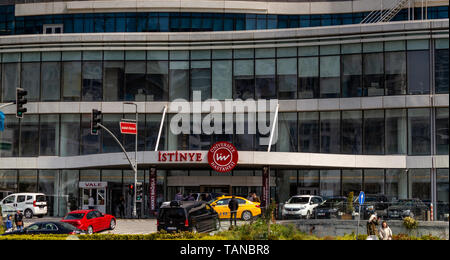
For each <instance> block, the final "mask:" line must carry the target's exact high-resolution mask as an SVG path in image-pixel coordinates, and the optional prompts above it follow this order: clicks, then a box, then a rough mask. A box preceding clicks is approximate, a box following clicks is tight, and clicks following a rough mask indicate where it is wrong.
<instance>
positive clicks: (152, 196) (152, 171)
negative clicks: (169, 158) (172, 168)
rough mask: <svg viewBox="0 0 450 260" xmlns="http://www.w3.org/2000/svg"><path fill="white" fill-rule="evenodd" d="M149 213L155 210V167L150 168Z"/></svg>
mask: <svg viewBox="0 0 450 260" xmlns="http://www.w3.org/2000/svg"><path fill="white" fill-rule="evenodd" d="M149 179H150V185H149V187H150V213H151V214H152V215H154V214H155V212H156V168H150V178H149Z"/></svg>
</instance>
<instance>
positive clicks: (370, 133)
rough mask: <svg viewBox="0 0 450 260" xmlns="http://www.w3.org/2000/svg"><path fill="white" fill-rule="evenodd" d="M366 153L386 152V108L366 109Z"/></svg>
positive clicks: (364, 147) (364, 148)
mask: <svg viewBox="0 0 450 260" xmlns="http://www.w3.org/2000/svg"><path fill="white" fill-rule="evenodd" d="M363 136H364V141H363V142H364V146H363V153H364V154H384V110H365V111H364V132H363Z"/></svg>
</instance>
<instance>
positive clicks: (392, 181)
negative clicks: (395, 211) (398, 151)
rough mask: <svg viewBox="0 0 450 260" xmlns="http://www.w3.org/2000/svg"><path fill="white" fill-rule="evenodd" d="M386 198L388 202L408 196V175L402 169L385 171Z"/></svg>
mask: <svg viewBox="0 0 450 260" xmlns="http://www.w3.org/2000/svg"><path fill="white" fill-rule="evenodd" d="M386 196H387V197H388V199H390V201H395V200H398V199H406V198H409V196H408V173H407V172H406V171H405V170H404V169H387V170H386Z"/></svg>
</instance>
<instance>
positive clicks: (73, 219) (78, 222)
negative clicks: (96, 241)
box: [61, 209, 117, 234]
mask: <svg viewBox="0 0 450 260" xmlns="http://www.w3.org/2000/svg"><path fill="white" fill-rule="evenodd" d="M61 222H64V223H68V224H71V225H73V226H75V227H76V228H78V229H81V230H83V231H86V233H87V234H93V233H96V232H100V231H103V230H107V229H109V230H113V229H114V228H116V223H117V222H116V218H115V217H114V216H113V215H109V214H103V213H101V212H100V211H98V210H96V209H88V210H75V211H72V212H70V213H68V214H67V215H66V216H65V217H64V218H63V219H62V220H61Z"/></svg>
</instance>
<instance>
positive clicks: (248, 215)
mask: <svg viewBox="0 0 450 260" xmlns="http://www.w3.org/2000/svg"><path fill="white" fill-rule="evenodd" d="M241 217H242V220H245V221H249V220H250V219H251V218H252V213H251V212H250V211H247V210H246V211H244V212H242V216H241Z"/></svg>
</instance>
